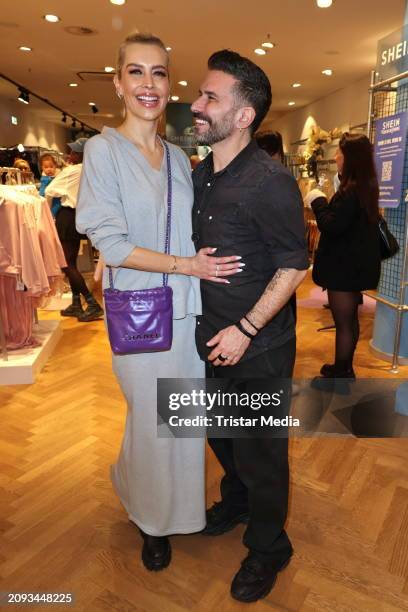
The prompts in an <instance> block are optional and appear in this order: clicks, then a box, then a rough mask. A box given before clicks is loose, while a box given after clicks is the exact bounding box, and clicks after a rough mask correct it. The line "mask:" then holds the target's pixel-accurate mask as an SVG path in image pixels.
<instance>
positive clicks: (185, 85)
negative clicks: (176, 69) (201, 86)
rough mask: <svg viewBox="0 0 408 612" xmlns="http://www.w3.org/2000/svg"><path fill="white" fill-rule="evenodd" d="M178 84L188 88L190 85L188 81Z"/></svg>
mask: <svg viewBox="0 0 408 612" xmlns="http://www.w3.org/2000/svg"><path fill="white" fill-rule="evenodd" d="M178 84H179V85H182V87H187V85H188V83H187V81H179V82H178Z"/></svg>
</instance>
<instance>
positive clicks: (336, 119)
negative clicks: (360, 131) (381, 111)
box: [262, 75, 370, 153]
mask: <svg viewBox="0 0 408 612" xmlns="http://www.w3.org/2000/svg"><path fill="white" fill-rule="evenodd" d="M369 85H370V77H369V75H367V77H365V78H364V79H361V80H359V81H357V82H355V83H352V84H351V85H349V86H347V87H345V88H344V89H340V90H338V91H336V92H334V93H332V94H330V95H329V96H326V97H325V98H321V99H320V100H316V101H315V102H312V103H311V104H308V105H307V106H304V107H302V108H299V109H298V110H295V111H290V112H289V113H287V114H285V115H283V116H281V117H279V118H278V119H276V120H275V121H271V122H268V123H267V124H266V125H263V126H262V128H263V129H272V130H277V131H279V132H281V134H282V137H283V142H284V146H285V150H286V151H288V152H291V153H295V152H297V150H298V147H297V145H296V146H291V143H293V142H296V141H298V140H301V139H303V138H307V137H308V136H309V129H310V126H311V125H313V124H317V125H318V126H319V127H321V128H322V129H324V130H327V131H329V130H331V129H333V128H335V127H338V128H340V129H341V130H348V129H349V128H350V127H352V126H354V125H359V124H361V123H366V122H367V116H368V88H369Z"/></svg>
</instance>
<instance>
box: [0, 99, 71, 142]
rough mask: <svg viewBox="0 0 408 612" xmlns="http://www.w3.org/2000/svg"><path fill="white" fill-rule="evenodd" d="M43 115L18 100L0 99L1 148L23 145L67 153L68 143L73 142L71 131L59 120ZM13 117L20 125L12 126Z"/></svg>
mask: <svg viewBox="0 0 408 612" xmlns="http://www.w3.org/2000/svg"><path fill="white" fill-rule="evenodd" d="M43 114H44V113H43V112H42V111H38V110H37V111H35V110H32V109H30V105H25V104H22V103H21V102H19V101H18V100H15V101H14V100H10V99H8V98H0V147H12V146H14V145H16V144H19V143H21V144H23V145H26V146H37V147H46V148H48V149H54V150H57V151H60V152H62V153H65V151H66V143H67V142H70V141H71V137H70V130H69V129H68V128H66V127H64V125H62V124H61V123H58V122H57V120H56V121H55V122H52V121H51V120H48V119H46V118H44V116H43ZM11 115H14V116H15V117H17V118H18V125H12V123H11ZM58 119H59V117H58Z"/></svg>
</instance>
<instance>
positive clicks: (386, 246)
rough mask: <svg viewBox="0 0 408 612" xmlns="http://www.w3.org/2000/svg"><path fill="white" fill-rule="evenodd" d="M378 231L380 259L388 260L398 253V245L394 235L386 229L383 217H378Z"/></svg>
mask: <svg viewBox="0 0 408 612" xmlns="http://www.w3.org/2000/svg"><path fill="white" fill-rule="evenodd" d="M378 229H379V231H380V254H381V259H383V260H384V259H389V258H390V257H394V255H396V254H397V253H398V251H399V244H398V242H397V239H396V238H395V236H394V234H392V233H391V232H390V230H389V228H388V225H387V222H386V220H385V219H384V217H382V216H380V220H379V221H378Z"/></svg>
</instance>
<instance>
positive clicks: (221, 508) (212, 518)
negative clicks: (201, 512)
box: [201, 501, 249, 536]
mask: <svg viewBox="0 0 408 612" xmlns="http://www.w3.org/2000/svg"><path fill="white" fill-rule="evenodd" d="M206 517H207V525H206V526H205V527H204V529H203V531H202V532H201V533H202V534H203V535H209V536H218V535H222V534H223V533H226V532H227V531H231V529H233V528H234V527H235V525H238V524H239V523H248V521H249V514H248V511H243V510H242V508H240V509H238V510H237V508H236V507H235V508H234V506H230V505H229V504H227V503H226V502H224V501H220V502H215V503H214V504H213V505H212V506H211V508H209V510H207V512H206Z"/></svg>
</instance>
